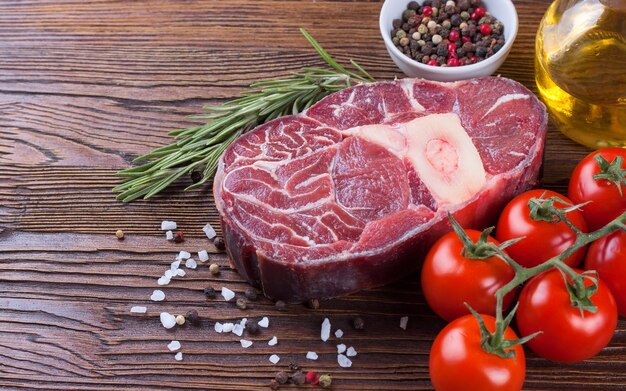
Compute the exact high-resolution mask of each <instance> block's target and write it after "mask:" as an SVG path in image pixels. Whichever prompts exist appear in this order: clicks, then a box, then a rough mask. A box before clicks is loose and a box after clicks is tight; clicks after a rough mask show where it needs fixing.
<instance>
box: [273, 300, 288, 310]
mask: <svg viewBox="0 0 626 391" xmlns="http://www.w3.org/2000/svg"><path fill="white" fill-rule="evenodd" d="M274 306H275V307H276V309H277V310H278V311H284V310H285V308H286V307H287V304H285V302H284V301H282V300H278V301H277V302H276V303H275V304H274Z"/></svg>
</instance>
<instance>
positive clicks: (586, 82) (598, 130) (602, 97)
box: [535, 0, 626, 148]
mask: <svg viewBox="0 0 626 391" xmlns="http://www.w3.org/2000/svg"><path fill="white" fill-rule="evenodd" d="M535 71H536V75H535V76H536V81H537V87H538V89H539V94H540V95H541V97H542V99H543V101H544V102H545V104H546V106H547V107H548V110H549V112H550V114H551V116H552V120H553V121H554V122H555V124H556V125H557V127H558V129H559V130H560V131H562V132H563V133H564V134H565V135H566V136H568V137H570V138H571V139H573V140H575V141H577V142H579V143H581V144H584V145H586V146H588V147H590V148H601V147H605V146H626V0H556V1H554V3H552V5H551V6H550V8H549V9H548V11H547V12H546V15H545V16H544V18H543V20H542V22H541V25H540V27H539V31H538V33H537V42H536V60H535Z"/></svg>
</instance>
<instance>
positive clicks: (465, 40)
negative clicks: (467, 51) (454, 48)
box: [461, 37, 472, 43]
mask: <svg viewBox="0 0 626 391" xmlns="http://www.w3.org/2000/svg"><path fill="white" fill-rule="evenodd" d="M461 41H463V43H465V42H471V41H472V38H470V37H461Z"/></svg>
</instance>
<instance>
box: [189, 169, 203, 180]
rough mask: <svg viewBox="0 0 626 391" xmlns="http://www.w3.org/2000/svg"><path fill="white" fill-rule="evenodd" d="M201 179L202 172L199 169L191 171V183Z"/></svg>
mask: <svg viewBox="0 0 626 391" xmlns="http://www.w3.org/2000/svg"><path fill="white" fill-rule="evenodd" d="M201 180H202V174H201V173H200V171H192V172H191V181H192V182H193V183H198V182H200V181H201Z"/></svg>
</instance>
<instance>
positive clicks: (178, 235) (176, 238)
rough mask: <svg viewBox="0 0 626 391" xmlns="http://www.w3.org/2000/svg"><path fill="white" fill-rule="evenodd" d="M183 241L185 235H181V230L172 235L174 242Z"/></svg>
mask: <svg viewBox="0 0 626 391" xmlns="http://www.w3.org/2000/svg"><path fill="white" fill-rule="evenodd" d="M184 241H185V236H184V235H183V231H178V232H176V235H174V243H182V242H184Z"/></svg>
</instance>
